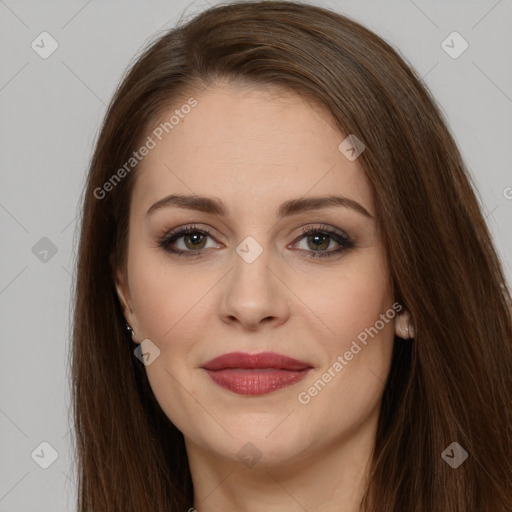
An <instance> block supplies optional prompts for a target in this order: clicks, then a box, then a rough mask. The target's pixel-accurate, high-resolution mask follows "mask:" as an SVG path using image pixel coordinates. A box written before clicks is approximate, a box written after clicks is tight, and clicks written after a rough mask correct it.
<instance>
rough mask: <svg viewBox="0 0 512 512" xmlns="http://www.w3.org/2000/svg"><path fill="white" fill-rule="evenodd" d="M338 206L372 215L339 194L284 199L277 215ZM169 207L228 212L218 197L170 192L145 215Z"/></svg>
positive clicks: (220, 213)
mask: <svg viewBox="0 0 512 512" xmlns="http://www.w3.org/2000/svg"><path fill="white" fill-rule="evenodd" d="M340 206H341V207H344V208H350V209H352V210H355V211H356V212H358V213H361V214H362V215H364V216H365V217H368V218H370V219H373V215H371V214H370V213H369V212H368V211H367V210H366V208H364V206H362V205H361V204H359V203H358V202H357V201H354V200H353V199H350V198H348V197H343V196H339V195H330V196H326V197H307V198H299V199H290V200H289V201H285V202H284V203H282V204H281V205H280V206H279V210H278V216H279V217H281V218H283V217H289V216H291V215H296V214H298V213H303V212H309V211H312V210H319V209H321V208H332V207H340ZM170 207H174V208H185V209H187V210H196V211H200V212H204V213H210V214H213V215H218V216H220V217H225V216H227V214H228V212H227V209H226V207H225V206H224V203H223V202H222V201H221V200H220V199H217V198H214V197H203V196H197V195H182V194H171V195H168V196H166V197H164V198H163V199H160V200H159V201H157V202H156V203H155V204H153V205H152V206H151V207H150V208H149V209H148V211H147V212H146V215H150V214H152V213H153V212H155V211H156V210H160V209H162V208H170Z"/></svg>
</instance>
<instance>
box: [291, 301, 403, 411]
mask: <svg viewBox="0 0 512 512" xmlns="http://www.w3.org/2000/svg"><path fill="white" fill-rule="evenodd" d="M402 308H403V306H402V305H401V304H399V303H398V302H395V303H394V304H393V306H392V307H391V308H389V309H388V310H387V311H386V312H385V313H382V314H381V315H380V317H379V318H380V319H379V320H377V321H376V322H375V323H374V324H373V326H371V327H367V328H366V329H364V331H361V332H360V333H359V334H358V335H357V340H358V341H359V343H361V345H363V346H366V345H367V344H368V336H370V337H371V338H372V339H373V337H374V336H376V335H377V334H378V333H379V331H381V330H382V329H383V328H384V326H385V325H386V324H387V323H389V321H390V320H392V319H393V318H395V316H396V314H397V313H399V312H400V311H401V310H402ZM362 348H363V347H361V346H360V345H359V344H358V342H357V341H356V340H353V341H352V344H351V345H350V349H349V350H347V351H345V353H344V354H343V355H339V356H338V357H337V358H336V361H334V362H333V364H331V366H329V368H328V369H327V371H326V372H324V373H323V374H322V376H321V377H320V378H319V379H318V380H317V381H316V382H315V383H314V384H313V385H312V386H311V387H309V388H308V389H307V391H301V392H300V393H299V394H298V395H297V399H298V401H299V403H301V404H302V405H307V404H309V402H311V399H312V398H314V397H315V396H317V395H318V393H320V392H321V391H322V390H323V389H324V388H325V386H327V384H328V383H329V382H331V380H332V379H333V378H334V377H336V375H338V374H339V373H340V372H341V371H342V370H343V368H345V366H347V365H348V363H349V361H351V360H352V359H353V358H354V356H355V355H357V354H359V352H361V350H362Z"/></svg>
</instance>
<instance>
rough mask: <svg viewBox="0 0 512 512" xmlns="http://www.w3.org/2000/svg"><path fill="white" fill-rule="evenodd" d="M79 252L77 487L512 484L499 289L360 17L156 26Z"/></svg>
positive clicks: (384, 511) (151, 494) (472, 212)
mask: <svg viewBox="0 0 512 512" xmlns="http://www.w3.org/2000/svg"><path fill="white" fill-rule="evenodd" d="M77 270H78V277H77V283H76V302H75V311H74V315H75V316H74V345H73V360H72V377H73V404H74V419H75V424H76V457H77V463H78V469H79V495H78V499H79V503H78V510H80V511H84V512H85V511H86V510H87V511H90V510H94V511H95V512H96V511H100V510H108V511H114V510H119V511H121V510H122V511H127V510H134V511H135V510H137V511H146V510H147V511H150V510H151V511H155V510H158V511H178V510H179V511H185V510H193V509H196V510H198V511H199V512H209V511H213V510H245V511H253V510H262V509H263V510H266V511H274V510H280V511H281V510H287V511H292V510H309V511H314V510H322V511H327V510H329V511H330V510H333V511H334V510H336V511H339V510H342V511H343V512H355V511H360V512H362V511H367V512H368V511H377V510H378V511H380V512H388V511H389V512H391V511H393V512H398V511H407V512H412V511H415V512H448V511H449V512H462V511H464V512H467V511H477V510H478V511H480V512H491V511H492V512H501V511H507V510H512V472H511V469H510V460H512V443H511V439H512V432H511V425H512V407H511V405H512V400H511V395H510V389H512V377H511V375H512V323H511V315H510V293H509V290H508V288H507V285H506V282H505V279H504V276H503V272H502V268H501V265H500V262H499V260H498V257H497V255H496V252H495V249H494V248H493V245H492V242H491V238H490V235H489V232H488V230H487V227H486V225H485V222H484V219H483V216H482V213H481V211H480V208H479V204H478V202H477V199H476V197H475V193H474V191H473V189H472V186H471V182H470V178H469V176H468V173H467V171H466V169H465V167H464V164H463V161H462V159H461V156H460V153H459V151H458V149H457V147H456V144H455V142H454V140H453V138H452V136H451V134H450V133H449V130H448V128H447V126H446V122H445V120H444V119H443V117H442V115H441V113H440V111H439V109H438V107H437V106H436V104H435V101H434V100H433V99H432V97H431V96H430V93H429V92H428V90H427V89H426V88H425V86H424V85H423V84H422V83H421V81H420V80H419V79H418V76H417V75H416V73H415V72H414V71H413V70H412V69H411V68H410V67H409V66H408V65H407V64H406V63H405V62H404V61H403V60H402V59H401V58H400V57H399V55H398V54H397V52H396V51H395V50H393V49H392V48H391V47H390V46H389V45H388V44H387V43H385V42H384V41H383V40H382V39H380V38H379V37H378V36H376V35H375V34H373V33H372V32H370V31H369V30H367V29H365V28H364V27H362V26H361V25H359V24H358V23H355V22H353V21H351V20H349V19H347V18H346V17H344V16H342V15H339V14H336V13H334V12H331V11H329V10H326V9H322V8H319V7H314V6H310V5H305V4H301V3H291V2H281V1H275V2H268V1H262V2H249V3H246V2H240V3H235V4H227V5H223V6H218V7H215V8H211V9H209V10H207V11H205V12H203V13H201V14H200V15H198V16H197V17H196V18H194V19H192V20H191V21H190V22H188V23H187V24H185V25H183V26H180V27H178V28H176V29H174V30H171V31H169V32H168V33H166V34H164V35H163V36H161V37H160V38H159V39H158V40H157V41H155V42H154V43H153V44H152V45H151V47H150V48H148V49H147V50H146V51H145V52H144V53H143V55H141V56H140V57H139V59H138V60H137V62H135V64H134V65H133V67H132V68H131V69H130V71H129V73H128V74H127V75H126V77H125V78H124V80H123V82H122V84H121V85H120V87H119V89H118V90H117V92H116V94H115V96H114V98H113V100H112V103H111V105H110V108H109V110H108V113H107V115H106V118H105V121H104V124H103V127H102V130H101V133H100V135H99V138H98V142H97V147H96V150H95V153H94V157H93V160H92V163H91V168H90V172H89V176H88V181H87V185H86V188H85V196H84V198H83V219H82V232H81V238H80V246H79V254H78V269H77ZM127 329H128V330H127Z"/></svg>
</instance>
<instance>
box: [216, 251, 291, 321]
mask: <svg viewBox="0 0 512 512" xmlns="http://www.w3.org/2000/svg"><path fill="white" fill-rule="evenodd" d="M233 260H234V262H233V264H234V268H233V269H232V270H231V272H229V273H228V275H227V276H226V279H225V281H224V284H223V286H224V288H223V290H222V300H221V303H220V310H219V313H220V315H221V318H222V321H223V322H226V323H229V324H231V325H234V324H237V325H239V326H240V327H243V328H244V329H247V330H258V329H261V328H262V326H264V325H267V326H269V327H270V326H273V327H276V326H278V325H281V324H282V323H284V322H286V320H287V319H288V318H289V316H290V299H291V292H290V290H289V288H288V287H287V286H286V284H285V283H286V278H285V276H284V270H283V269H282V267H281V266H279V265H278V264H277V263H276V262H275V260H274V262H272V258H271V257H270V251H269V250H266V249H264V250H263V252H262V253H261V254H260V255H259V256H258V257H257V258H256V259H255V260H254V261H252V262H250V263H249V262H248V261H246V260H244V258H242V257H241V256H239V254H238V253H236V254H234V255H233Z"/></svg>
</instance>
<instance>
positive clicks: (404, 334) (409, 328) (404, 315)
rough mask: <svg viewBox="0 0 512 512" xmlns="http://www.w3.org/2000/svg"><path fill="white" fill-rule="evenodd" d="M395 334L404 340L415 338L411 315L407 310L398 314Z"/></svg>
mask: <svg viewBox="0 0 512 512" xmlns="http://www.w3.org/2000/svg"><path fill="white" fill-rule="evenodd" d="M395 334H396V335H397V336H398V337H399V338H403V339H404V340H407V339H410V338H414V326H413V323H412V320H411V314H410V313H409V311H407V310H406V309H404V310H403V311H402V312H400V313H398V315H397V316H396V318H395Z"/></svg>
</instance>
